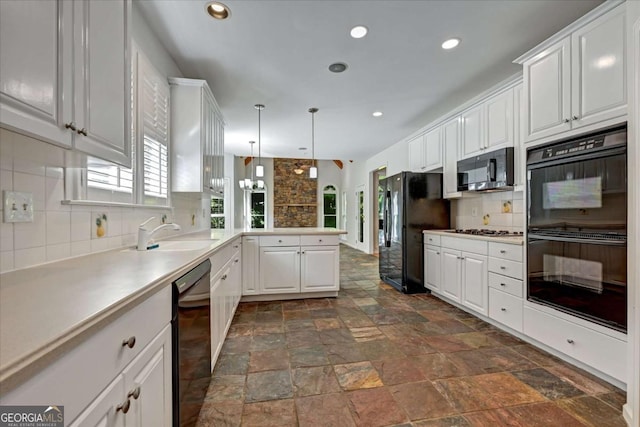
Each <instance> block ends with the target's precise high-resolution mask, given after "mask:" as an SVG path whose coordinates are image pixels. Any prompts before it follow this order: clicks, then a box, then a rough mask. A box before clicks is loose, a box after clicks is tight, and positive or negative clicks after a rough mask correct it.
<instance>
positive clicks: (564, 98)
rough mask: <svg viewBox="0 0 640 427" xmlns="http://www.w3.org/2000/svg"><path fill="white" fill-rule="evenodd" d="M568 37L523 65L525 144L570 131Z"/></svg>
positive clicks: (569, 48)
mask: <svg viewBox="0 0 640 427" xmlns="http://www.w3.org/2000/svg"><path fill="white" fill-rule="evenodd" d="M570 53H571V38H570V37H567V38H565V39H563V40H561V41H559V42H558V43H556V44H554V45H552V46H550V47H549V48H548V49H546V50H545V51H544V52H543V53H541V54H540V55H536V56H534V57H533V58H531V59H530V60H528V61H526V62H525V63H524V64H523V74H524V87H525V90H526V93H525V100H526V104H525V120H524V132H525V142H527V141H532V140H535V139H538V138H543V137H546V136H550V135H555V134H558V133H560V132H564V131H567V130H570V129H571V70H570V67H571V56H570Z"/></svg>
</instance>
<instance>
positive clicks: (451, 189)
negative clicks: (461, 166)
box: [442, 117, 460, 198]
mask: <svg viewBox="0 0 640 427" xmlns="http://www.w3.org/2000/svg"><path fill="white" fill-rule="evenodd" d="M459 145H460V117H456V118H455V119H453V120H450V121H448V122H446V123H445V124H443V125H442V151H443V157H444V159H443V163H444V164H443V178H442V182H443V183H442V185H443V186H444V197H445V198H450V197H460V193H459V192H458V146H459Z"/></svg>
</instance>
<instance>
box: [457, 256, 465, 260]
mask: <svg viewBox="0 0 640 427" xmlns="http://www.w3.org/2000/svg"><path fill="white" fill-rule="evenodd" d="M456 258H458V259H464V257H463V256H457V257H456Z"/></svg>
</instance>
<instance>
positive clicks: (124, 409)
mask: <svg viewBox="0 0 640 427" xmlns="http://www.w3.org/2000/svg"><path fill="white" fill-rule="evenodd" d="M130 407H131V401H130V400H129V399H128V398H127V400H126V401H125V402H124V403H122V404H120V405H118V406H116V412H118V411H122V413H123V414H126V413H127V412H129V408H130Z"/></svg>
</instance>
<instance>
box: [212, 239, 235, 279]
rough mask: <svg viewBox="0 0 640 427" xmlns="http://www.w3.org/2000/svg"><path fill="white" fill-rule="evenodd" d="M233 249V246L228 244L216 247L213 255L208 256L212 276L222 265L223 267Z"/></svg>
mask: <svg viewBox="0 0 640 427" xmlns="http://www.w3.org/2000/svg"><path fill="white" fill-rule="evenodd" d="M233 251H234V249H233V246H232V245H230V244H229V245H226V246H224V247H222V248H220V249H218V250H217V251H216V252H214V254H213V255H211V256H210V257H209V261H211V275H212V276H215V274H216V273H217V272H219V271H220V270H222V267H224V265H225V264H226V263H227V261H229V258H231V255H233Z"/></svg>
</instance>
